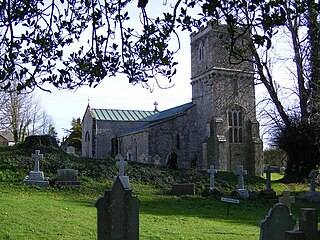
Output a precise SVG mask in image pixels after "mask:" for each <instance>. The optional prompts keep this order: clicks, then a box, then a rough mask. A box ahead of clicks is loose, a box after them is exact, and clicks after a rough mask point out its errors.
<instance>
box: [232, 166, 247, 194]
mask: <svg viewBox="0 0 320 240" xmlns="http://www.w3.org/2000/svg"><path fill="white" fill-rule="evenodd" d="M234 173H235V174H236V175H237V176H238V189H236V194H237V195H238V196H239V197H241V198H248V197H249V192H248V190H247V189H245V188H244V178H243V175H245V174H247V170H243V166H242V165H239V166H238V169H237V170H235V171H234Z"/></svg>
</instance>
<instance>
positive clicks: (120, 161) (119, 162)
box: [114, 153, 130, 189]
mask: <svg viewBox="0 0 320 240" xmlns="http://www.w3.org/2000/svg"><path fill="white" fill-rule="evenodd" d="M115 160H117V163H116V165H117V166H118V167H119V171H118V177H119V179H120V181H121V182H122V185H123V186H124V188H125V189H130V185H129V176H125V167H126V166H127V165H128V162H127V161H125V160H124V158H123V157H122V156H121V154H120V153H118V154H117V156H116V157H115ZM115 179H116V177H115V178H114V180H115Z"/></svg>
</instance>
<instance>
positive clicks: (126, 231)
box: [95, 176, 140, 240]
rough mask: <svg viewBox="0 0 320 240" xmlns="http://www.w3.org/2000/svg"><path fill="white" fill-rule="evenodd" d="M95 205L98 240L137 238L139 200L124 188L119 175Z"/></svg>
mask: <svg viewBox="0 0 320 240" xmlns="http://www.w3.org/2000/svg"><path fill="white" fill-rule="evenodd" d="M95 207H96V208H97V211H98V218H97V219H98V227H97V229H98V240H109V239H117V240H138V239H139V207H140V201H139V199H138V198H136V197H133V196H132V193H131V190H130V189H125V188H124V186H123V184H122V182H121V180H120V176H118V177H116V180H115V182H114V184H113V186H112V189H111V190H106V191H105V194H104V196H103V197H101V198H99V199H98V200H97V201H96V203H95Z"/></svg>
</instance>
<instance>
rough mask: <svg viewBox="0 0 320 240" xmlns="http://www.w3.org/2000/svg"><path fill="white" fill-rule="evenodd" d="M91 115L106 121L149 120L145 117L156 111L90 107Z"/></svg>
mask: <svg viewBox="0 0 320 240" xmlns="http://www.w3.org/2000/svg"><path fill="white" fill-rule="evenodd" d="M91 113H92V115H93V117H94V118H95V119H97V120H106V121H129V122H134V121H149V120H146V118H148V117H151V116H152V115H155V114H157V113H158V112H156V111H142V110H119V109H96V108H91Z"/></svg>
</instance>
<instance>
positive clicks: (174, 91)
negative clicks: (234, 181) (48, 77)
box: [35, 1, 191, 139]
mask: <svg viewBox="0 0 320 240" xmlns="http://www.w3.org/2000/svg"><path fill="white" fill-rule="evenodd" d="M134 4H136V3H134ZM168 6H169V5H167V7H168ZM148 7H149V5H147V9H146V10H147V11H148V13H150V14H154V13H158V12H159V7H161V8H163V7H166V6H163V5H162V1H160V2H159V3H158V6H157V5H150V8H149V9H148ZM131 9H134V11H131V13H133V14H139V12H138V11H139V9H138V8H137V7H136V6H134V7H132V8H131ZM132 19H135V18H134V17H133V18H132ZM132 21H133V22H132V26H138V23H137V22H136V20H132ZM189 35H190V33H189V32H183V33H180V34H179V37H180V40H181V49H180V51H179V52H178V53H177V54H176V57H175V61H177V62H178V63H179V64H178V66H177V74H176V75H175V76H174V77H173V79H172V82H171V83H169V82H168V80H167V79H160V80H159V84H160V87H159V86H157V84H156V82H154V81H151V82H149V85H150V86H151V88H152V89H153V90H152V91H150V90H149V89H146V88H144V87H143V86H141V85H140V84H136V85H132V84H130V83H129V82H128V79H127V77H126V76H124V75H122V76H120V75H119V76H117V77H113V78H105V79H104V80H103V81H102V83H101V84H100V85H98V86H97V87H96V88H90V87H88V86H83V87H81V88H78V89H77V90H76V91H68V90H58V89H56V88H54V87H53V86H50V85H45V86H44V88H45V89H48V90H50V91H51V92H45V91H42V90H40V89H37V90H36V91H35V94H36V96H37V98H38V99H39V101H40V103H41V105H42V107H43V109H44V110H45V111H46V112H47V113H48V114H49V115H50V116H51V117H52V119H53V122H54V126H55V129H56V131H57V133H58V138H59V139H62V137H63V136H65V135H66V133H65V131H64V129H70V128H71V121H72V119H73V118H76V119H77V118H81V119H82V117H83V115H84V113H85V110H86V107H87V105H88V104H89V105H90V107H91V108H103V109H128V110H129V109H130V110H154V107H155V106H154V102H157V103H158V110H160V111H162V110H165V109H168V108H171V107H175V106H178V105H181V104H184V103H187V102H190V101H191V85H190V76H191V75H190V68H191V66H190V37H189Z"/></svg>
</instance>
